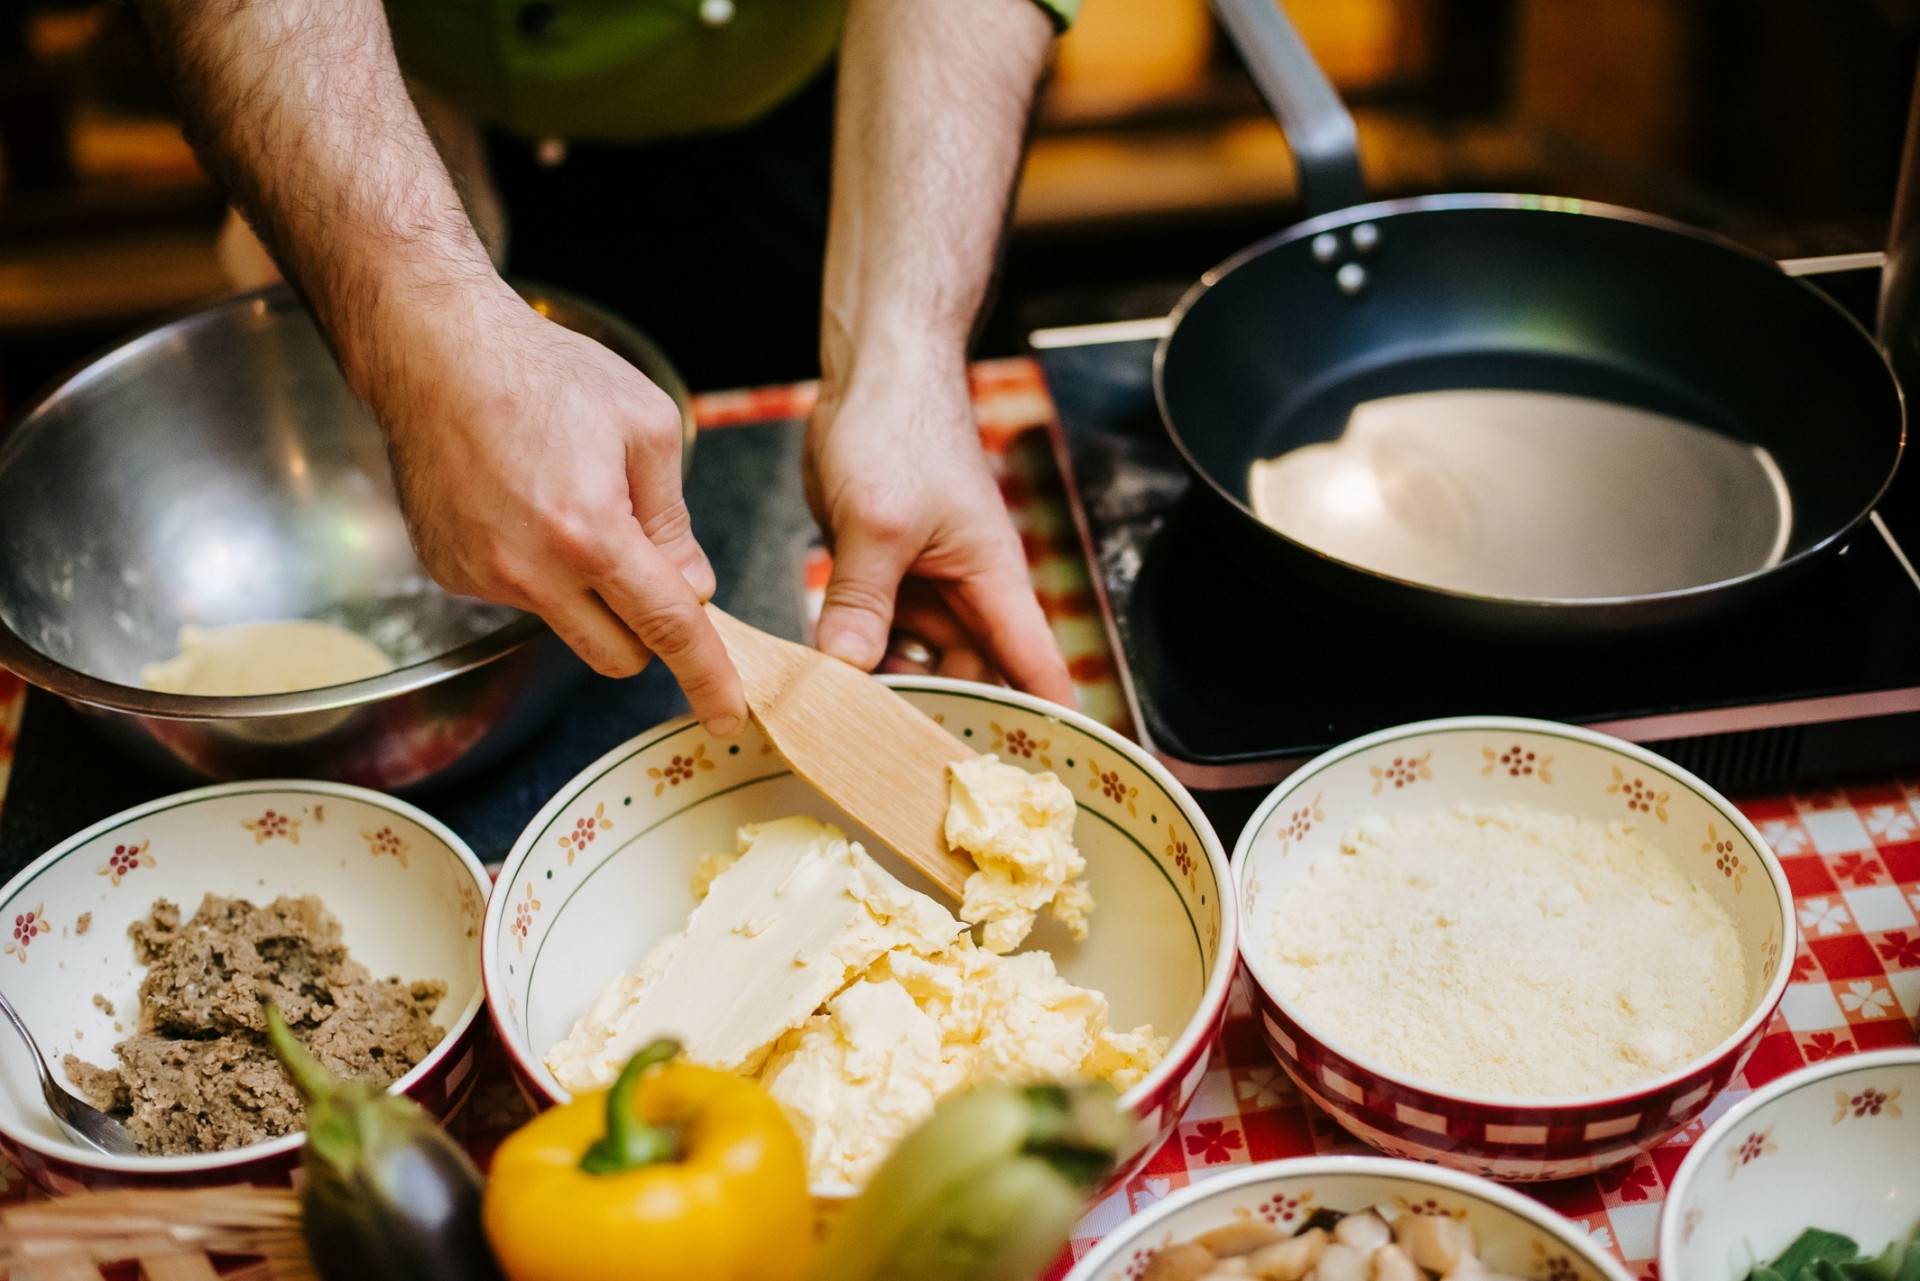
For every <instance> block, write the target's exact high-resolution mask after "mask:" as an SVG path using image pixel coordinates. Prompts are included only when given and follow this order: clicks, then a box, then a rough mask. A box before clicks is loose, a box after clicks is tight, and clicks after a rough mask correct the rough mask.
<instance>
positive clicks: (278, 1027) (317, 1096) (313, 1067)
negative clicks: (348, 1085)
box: [265, 1001, 340, 1103]
mask: <svg viewBox="0 0 1920 1281" xmlns="http://www.w3.org/2000/svg"><path fill="white" fill-rule="evenodd" d="M265 1004H266V1014H267V1042H268V1044H270V1045H272V1046H273V1052H274V1053H275V1054H277V1055H279V1056H280V1064H281V1066H282V1067H284V1068H286V1070H287V1075H288V1076H290V1077H292V1078H293V1086H294V1088H295V1089H296V1090H299V1091H300V1097H301V1098H303V1099H305V1100H306V1101H307V1102H308V1103H316V1102H318V1101H320V1100H321V1099H324V1098H328V1097H330V1096H331V1095H332V1094H333V1091H334V1089H335V1088H336V1087H337V1086H338V1085H339V1084H340V1083H339V1082H338V1081H336V1080H334V1078H333V1073H331V1072H329V1071H327V1069H326V1068H324V1067H322V1066H321V1065H320V1060H319V1059H316V1058H314V1057H313V1054H312V1053H311V1052H310V1051H309V1050H308V1049H307V1047H306V1046H304V1045H302V1044H300V1042H299V1040H298V1039H297V1038H296V1037H295V1036H294V1035H293V1029H292V1028H290V1027H288V1026H287V1021H286V1019H285V1018H283V1017H281V1014H280V1007H279V1006H277V1005H275V1004H274V1003H273V1002H272V1001H268V1002H266V1003H265Z"/></svg>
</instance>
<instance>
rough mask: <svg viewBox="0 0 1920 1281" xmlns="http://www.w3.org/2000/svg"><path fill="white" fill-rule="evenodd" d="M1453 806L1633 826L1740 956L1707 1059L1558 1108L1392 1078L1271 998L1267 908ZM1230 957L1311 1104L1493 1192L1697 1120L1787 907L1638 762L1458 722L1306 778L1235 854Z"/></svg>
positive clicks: (1670, 776)
mask: <svg viewBox="0 0 1920 1281" xmlns="http://www.w3.org/2000/svg"><path fill="white" fill-rule="evenodd" d="M1458 804H1471V805H1504V804H1513V805H1526V806H1531V807H1533V808H1536V809H1541V810H1549V811H1554V812H1558V813H1566V814H1574V815H1578V816H1581V817H1584V818H1589V819H1594V820H1599V821H1611V820H1616V819H1628V820H1632V821H1634V822H1635V823H1637V824H1638V825H1639V827H1640V829H1641V830H1642V832H1644V833H1645V834H1646V835H1647V836H1648V837H1649V838H1650V839H1651V840H1653V841H1654V842H1655V843H1656V844H1658V845H1659V846H1660V848H1661V849H1663V850H1665V851H1666V853H1667V854H1668V855H1669V856H1670V857H1671V858H1672V859H1673V860H1674V861H1675V863H1676V864H1678V866H1679V868H1680V870H1681V871H1682V872H1683V873H1684V874H1685V875H1686V876H1687V877H1689V878H1690V879H1691V880H1692V881H1693V882H1694V883H1695V884H1697V885H1700V886H1702V887H1703V888H1705V889H1706V891H1707V892H1708V893H1709V894H1711V895H1712V896H1713V898H1714V900H1715V901H1716V902H1718V903H1719V904H1720V905H1721V906H1722V907H1724V908H1725V909H1726V910H1727V912H1728V914H1729V915H1730V916H1731V917H1732V918H1733V924H1734V928H1735V929H1736V930H1737V932H1738V934H1739V940H1740V946H1741V948H1742V951H1743V953H1744V954H1745V956H1746V958H1747V972H1748V973H1747V979H1748V983H1747V992H1746V994H1745V1008H1744V1016H1743V1018H1742V1021H1741V1023H1740V1025H1739V1027H1738V1028H1736V1029H1735V1030H1734V1031H1733V1032H1732V1033H1731V1034H1729V1035H1728V1036H1727V1037H1726V1039H1724V1040H1723V1041H1721V1042H1720V1044H1718V1045H1716V1046H1715V1047H1713V1049H1711V1050H1710V1051H1708V1052H1707V1053H1706V1054H1704V1055H1701V1056H1700V1057H1698V1058H1696V1059H1694V1060H1693V1061H1691V1062H1689V1063H1687V1064H1685V1065H1683V1066H1682V1067H1680V1068H1679V1069H1677V1070H1675V1071H1672V1072H1668V1073H1666V1074H1665V1075H1663V1076H1660V1077H1656V1078H1653V1079H1651V1080H1648V1081H1645V1082H1642V1083H1638V1084H1636V1085H1634V1086H1632V1087H1630V1088H1622V1089H1615V1090H1609V1091H1604V1092H1596V1093H1592V1094H1584V1095H1578V1096H1570V1097H1566V1098H1518V1097H1507V1096H1502V1095H1497V1094H1491V1093H1475V1092H1471V1091H1466V1090H1461V1089H1458V1088H1456V1087H1453V1086H1449V1085H1445V1084H1442V1083H1440V1082H1437V1081H1432V1080H1427V1079H1424V1078H1418V1077H1412V1076H1408V1075H1406V1074H1404V1073H1400V1072H1397V1071H1394V1070H1392V1069H1389V1068H1387V1067H1386V1066H1384V1065H1383V1064H1381V1063H1379V1062H1377V1061H1375V1060H1373V1059H1371V1058H1370V1057H1369V1056H1368V1055H1367V1054H1366V1053H1364V1052H1363V1051H1360V1050H1357V1049H1355V1048H1353V1046H1352V1045H1351V1044H1350V1043H1349V1042H1348V1040H1347V1038H1346V1036H1345V1035H1344V1032H1345V1029H1343V1028H1341V1027H1339V1026H1337V1025H1328V1024H1325V1023H1321V1022H1316V1021H1313V1020H1309V1019H1306V1018H1304V1017H1302V1016H1301V1014H1300V1013H1299V1012H1298V1011H1297V1010H1295V1009H1294V1008H1293V1007H1292V1004H1291V1002H1289V1001H1287V1000H1285V999H1284V998H1283V997H1281V996H1280V995H1279V993H1280V991H1281V989H1280V987H1279V985H1278V984H1277V982H1276V981H1275V975H1276V972H1277V968H1278V967H1277V966H1276V965H1275V963H1274V961H1273V960H1272V959H1271V958H1272V955H1273V951H1274V945H1273V934H1274V920H1273V915H1274V914H1273V905H1274V903H1275V902H1276V901H1277V900H1278V898H1279V896H1281V895H1283V894H1285V893H1287V892H1288V888H1289V886H1291V885H1292V884H1294V883H1295V882H1297V881H1298V880H1299V879H1300V878H1301V877H1302V876H1303V875H1305V873H1306V871H1307V869H1308V868H1309V867H1310V866H1311V865H1312V864H1313V863H1315V862H1316V861H1318V860H1321V859H1326V858H1334V857H1338V854H1339V848H1340V839H1341V837H1342V836H1343V835H1344V834H1345V833H1346V832H1348V831H1349V830H1350V829H1351V828H1352V827H1353V826H1354V825H1355V824H1356V823H1357V822H1359V821H1360V820H1361V819H1362V818H1364V817H1366V816H1368V815H1375V814H1377V815H1381V816H1383V817H1391V816H1393V815H1396V814H1408V813H1423V812H1428V811H1431V810H1434V809H1438V808H1445V807H1450V806H1453V805H1458ZM1233 861H1234V868H1235V874H1236V876H1237V878H1238V883H1239V887H1240V910H1241V921H1242V938H1243V940H1244V941H1243V942H1242V944H1241V954H1242V956H1243V957H1244V959H1245V961H1246V964H1247V969H1248V971H1249V972H1250V973H1251V975H1252V976H1253V980H1254V982H1253V988H1254V998H1255V1003H1256V1005H1257V1006H1258V1010H1259V1013H1260V1015H1261V1016H1262V1017H1261V1024H1262V1030H1263V1032H1264V1035H1265V1038H1266V1041H1267V1044H1268V1046H1269V1048H1271V1049H1272V1050H1273V1052H1274V1056H1275V1057H1276V1058H1277V1059H1278V1060H1279V1062H1280V1066H1281V1067H1283V1068H1284V1069H1286V1071H1287V1074H1288V1075H1289V1076H1291V1077H1292V1078H1293V1079H1294V1081H1295V1082H1296V1083H1297V1084H1298V1085H1299V1086H1300V1088H1301V1090H1302V1091H1304V1092H1305V1093H1306V1094H1307V1095H1308V1097H1310V1098H1312V1099H1313V1100H1315V1101H1316V1102H1317V1103H1319V1104H1320V1106H1321V1107H1323V1108H1325V1109H1326V1110H1327V1111H1328V1112H1330V1113H1332V1115H1333V1117H1334V1119H1335V1120H1337V1121H1339V1122H1340V1124H1341V1125H1343V1126H1345V1127H1346V1128H1347V1129H1348V1130H1349V1131H1351V1132H1352V1133H1353V1134H1354V1135H1356V1136H1357V1137H1359V1138H1360V1139H1362V1140H1363V1141H1365V1142H1367V1143H1369V1144H1372V1145H1373V1146H1374V1147H1376V1148H1379V1149H1380V1150H1381V1151H1383V1152H1386V1153H1387V1154H1388V1155H1390V1156H1403V1157H1412V1158H1415V1159H1418V1160H1423V1161H1437V1162H1439V1163H1441V1164H1443V1165H1448V1166H1452V1167H1454V1168H1456V1169H1461V1170H1466V1171H1468V1172H1470V1173H1474V1174H1484V1175H1489V1176H1491V1177H1494V1178H1499V1179H1557V1178H1569V1177H1572V1176H1574V1175H1580V1174H1587V1173H1590V1172H1592V1171H1594V1170H1597V1169H1601V1168H1604V1167H1606V1166H1609V1165H1614V1164H1617V1163H1618V1162H1621V1161H1626V1160H1629V1159H1631V1158H1632V1157H1633V1156H1634V1155H1635V1154H1636V1153H1638V1152H1642V1151H1645V1150H1646V1149H1647V1148H1650V1147H1652V1146H1654V1145H1655V1144H1657V1143H1659V1142H1660V1141H1661V1140H1662V1139H1664V1138H1666V1137H1667V1136H1668V1135H1670V1134H1672V1133H1673V1132H1674V1131H1676V1130H1678V1129H1680V1128H1681V1127H1683V1126H1685V1125H1686V1124H1687V1123H1688V1122H1690V1121H1692V1120H1693V1119H1694V1118H1695V1117H1697V1116H1698V1115H1700V1113H1701V1112H1702V1111H1704V1110H1705V1108H1706V1106H1707V1103H1708V1101H1709V1100H1711V1099H1712V1097H1713V1095H1714V1094H1715V1093H1717V1092H1718V1091H1719V1090H1721V1089H1722V1088H1724V1087H1725V1086H1726V1085H1727V1083H1728V1082H1729V1081H1730V1080H1732V1079H1733V1076H1734V1074H1735V1073H1736V1072H1738V1071H1739V1069H1740V1065H1741V1064H1742V1063H1744V1062H1745V1061H1746V1057H1747V1055H1748V1054H1749V1053H1751V1052H1752V1050H1753V1047H1754V1045H1755V1043H1756V1042H1757V1041H1758V1040H1759V1037H1760V1034H1761V1031H1762V1030H1763V1029H1764V1028H1765V1026H1766V1022H1767V1019H1768V1018H1769V1017H1770V1016H1771V1015H1772V1013H1773V1011H1774V1007H1775V1006H1777V1005H1778V1004H1779V1003H1780V997H1781V994H1782V993H1783V992H1785V991H1786V986H1787V978H1788V975H1789V973H1790V971H1791V970H1792V967H1793V953H1794V946H1795V943H1794V940H1795V923H1794V914H1793V896H1792V894H1791V892H1790V891H1789V890H1788V887H1787V880H1786V874H1785V873H1784V872H1783V871H1782V870H1781V868H1780V864H1779V861H1778V860H1777V859H1776V858H1775V857H1774V856H1773V853H1772V851H1770V850H1769V849H1767V847H1766V843H1765V842H1764V841H1763V840H1761V838H1760V833H1759V832H1758V831H1756V830H1755V829H1754V826H1753V824H1752V823H1750V822H1748V821H1747V819H1746V818H1745V817H1744V816H1743V815H1742V814H1741V813H1740V811H1739V810H1738V809H1736V808H1735V807H1734V806H1733V804H1732V803H1731V802H1730V801H1728V800H1727V799H1726V798H1725V797H1723V796H1721V795H1720V794H1719V793H1718V792H1716V791H1714V790H1713V789H1712V788H1711V787H1708V786H1707V785H1706V784H1705V783H1703V782H1702V781H1700V779H1698V778H1696V777H1694V776H1693V775H1692V774H1689V773H1688V772H1687V771H1685V770H1683V769H1681V768H1680V767H1678V766H1677V765H1674V764H1673V763H1672V762H1670V761H1667V760H1664V759H1662V758H1661V757H1659V756H1657V755H1655V754H1654V753H1652V752H1649V751H1647V750H1646V749H1645V748H1641V747H1636V746H1634V745H1633V744H1631V743H1626V742H1622V741H1621V740H1619V739H1616V738H1609V737H1608V736H1606V735H1604V734H1596V733H1594V732H1593V731H1591V730H1585V729H1578V728H1575V727H1573V726H1569V725H1559V724H1555V723H1553V722H1550V721H1533V720H1518V719H1514V718H1511V717H1500V716H1464V717H1456V718H1453V719H1450V720H1437V721H1424V722H1421V723H1418V724H1413V725H1402V726H1398V727H1396V728H1393V729H1386V730H1381V731H1380V732H1379V733H1377V734H1369V735H1368V736H1366V737H1365V738H1359V739H1355V740H1354V741H1353V742H1351V743H1347V744H1345V745H1344V746H1341V747H1337V748H1335V749H1334V750H1332V751H1330V752H1328V753H1326V754H1325V755H1323V756H1321V757H1319V758H1318V759H1316V760H1313V761H1311V762H1309V763H1308V764H1306V765H1304V766H1302V767H1301V768H1300V769H1299V770H1298V771H1297V772H1295V773H1294V774H1292V775H1291V776H1289V777H1288V778H1287V780H1286V781H1285V782H1283V783H1282V784H1281V785H1280V786H1279V787H1277V788H1275V789H1274V791H1273V793H1272V795H1270V796H1268V797H1267V799H1266V800H1265V801H1264V802H1262V803H1261V805H1260V807H1259V808H1258V809H1257V810H1255V811H1254V814H1253V817H1252V818H1251V819H1249V820H1248V822H1247V826H1246V828H1245V829H1244V830H1243V831H1242V832H1241V834H1240V840H1239V843H1238V844H1237V845H1236V846H1235V848H1234V860H1233Z"/></svg>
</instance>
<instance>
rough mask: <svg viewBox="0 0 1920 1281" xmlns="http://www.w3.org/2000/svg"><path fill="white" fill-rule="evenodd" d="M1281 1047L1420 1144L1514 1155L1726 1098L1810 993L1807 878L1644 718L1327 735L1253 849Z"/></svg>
mask: <svg viewBox="0 0 1920 1281" xmlns="http://www.w3.org/2000/svg"><path fill="white" fill-rule="evenodd" d="M1234 864H1235V867H1236V869H1237V871H1238V875H1239V878H1240V879H1239V885H1240V897H1241V914H1242V930H1243V931H1244V933H1243V938H1244V939H1245V940H1246V941H1245V944H1244V946H1243V949H1242V950H1243V954H1244V955H1245V957H1246V961H1247V966H1248V969H1249V971H1250V973H1251V975H1252V977H1253V980H1254V983H1253V987H1254V994H1255V999H1256V1002H1257V1004H1258V1005H1259V1006H1260V1010H1261V1014H1262V1015H1263V1018H1262V1027H1263V1031H1264V1034H1265V1037H1266V1040H1267V1043H1268V1045H1269V1047H1270V1048H1271V1049H1272V1050H1273V1053H1274V1055H1275V1057H1276V1058H1277V1059H1278V1061H1279V1063H1280V1066H1281V1067H1282V1068H1284V1069H1285V1070H1286V1071H1287V1073H1288V1075H1289V1076H1291V1077H1292V1078H1293V1080H1294V1082H1295V1083H1296V1084H1297V1085H1298V1086H1299V1087H1300V1089H1301V1090H1302V1091H1303V1092H1304V1093H1305V1094H1306V1095H1307V1096H1308V1097H1309V1098H1312V1099H1313V1100H1314V1101H1315V1102H1316V1103H1318V1104H1319V1105H1320V1106H1321V1107H1323V1108H1324V1109H1325V1110H1326V1111H1328V1112H1329V1113H1330V1114H1331V1115H1332V1116H1333V1117H1334V1119H1336V1120H1337V1121H1339V1122H1340V1124H1341V1125H1343V1126H1344V1127H1345V1128H1346V1129H1348V1130H1349V1131H1350V1132H1352V1133H1353V1134H1354V1135H1356V1136H1357V1137H1359V1138H1360V1139H1362V1140H1364V1141H1365V1142H1367V1143H1369V1144H1371V1145H1372V1146H1374V1147H1376V1148H1379V1149H1380V1150H1382V1151H1384V1152H1387V1153H1389V1154H1390V1155H1395V1156H1404V1157H1412V1158H1415V1159H1420V1160H1428V1161H1437V1162H1439V1163H1441V1164H1443V1165H1448V1166H1451V1167H1453V1168H1455V1169H1461V1170H1466V1171H1468V1172H1471V1173H1475V1174H1483V1175H1487V1176H1490V1177H1493V1178H1499V1179H1508V1180H1532V1179H1556V1178H1568V1177H1572V1176H1574V1175H1579V1174H1585V1173H1590V1172H1592V1171H1594V1170H1597V1169H1601V1168H1604V1167H1606V1166H1609V1165H1613V1164H1616V1163H1618V1162H1621V1161H1625V1160H1629V1159H1631V1158H1632V1157H1633V1156H1634V1155H1636V1154H1637V1153H1639V1152H1641V1151H1644V1150H1646V1149H1647V1148H1650V1147H1652V1146H1653V1145H1655V1144H1657V1143H1659V1142H1660V1141H1661V1140H1663V1139H1664V1138H1666V1137H1667V1136H1668V1135H1670V1134H1672V1133H1673V1132H1674V1131H1676V1130H1678V1129H1680V1128H1682V1127H1683V1126H1685V1125H1686V1124H1688V1123H1689V1122H1690V1121H1692V1120H1693V1119H1694V1118H1695V1117H1696V1116H1698V1115H1699V1114H1700V1113H1701V1112H1702V1111H1704V1110H1705V1108H1706V1107H1707V1105H1708V1103H1709V1102H1710V1101H1711V1099H1712V1097H1713V1095H1714V1094H1715V1093H1716V1092H1717V1091H1719V1090H1720V1089H1721V1088H1723V1087H1724V1086H1725V1085H1726V1084H1727V1083H1728V1081H1729V1080H1731V1078H1732V1077H1733V1075H1734V1074H1735V1073H1736V1072H1737V1071H1738V1069H1739V1068H1740V1066H1741V1065H1742V1063H1743V1062H1744V1061H1745V1059H1746V1056H1747V1054H1748V1053H1749V1052H1751V1050H1752V1048H1753V1045H1754V1044H1755V1042H1756V1041H1757V1040H1758V1038H1759V1036H1760V1033H1761V1030H1762V1029H1763V1028H1764V1026H1765V1024H1766V1021H1767V1019H1768V1017H1770V1016H1771V1014H1772V1012H1773V1010H1774V1007H1775V1006H1776V1005H1778V1003H1779V1000H1780V997H1781V994H1782V993H1783V992H1784V991H1785V988H1786V983H1787V978H1788V972H1789V970H1790V969H1791V966H1792V958H1793V954H1794V948H1795V925H1794V917H1793V910H1792V896H1791V894H1790V892H1789V890H1788V887H1787V884H1786V878H1785V874H1784V873H1783V872H1782V870H1781V868H1780V865H1779V863H1778V860H1776V859H1775V858H1774V856H1773V854H1772V852H1771V851H1769V850H1768V849H1767V847H1766V844H1765V842H1764V841H1763V840H1762V839H1761V837H1760V835H1759V833H1758V832H1757V831H1755V830H1754V827H1753V825H1752V824H1751V823H1750V822H1748V821H1747V819H1746V818H1745V817H1744V816H1743V815H1741V813H1740V812H1739V811H1738V810H1737V809H1736V808H1735V807H1734V806H1733V805H1732V804H1731V803H1730V802H1729V801H1727V800H1726V798H1724V797H1722V796H1721V795H1720V794H1719V793H1717V792H1716V791H1714V790H1713V789H1712V788H1710V787H1708V786H1707V785H1706V784H1705V783H1703V782H1701V781H1700V780H1699V779H1698V778H1695V777H1694V776H1693V775H1692V774H1689V773H1688V772H1686V771H1685V770H1682V769H1680V768H1679V767H1678V766H1676V765H1674V764H1672V763H1671V762H1668V761H1666V760H1663V759H1662V758H1660V757H1659V756H1657V755H1655V754H1654V753H1651V752H1648V751H1646V750H1644V749H1642V748H1639V747H1636V746H1634V745H1632V744H1629V743H1625V742H1622V741H1620V740H1617V739H1613V738H1609V737H1607V736H1606V735H1603V734H1596V733H1593V732H1591V731H1589V730H1583V729H1578V728H1574V727H1571V726H1566V725H1558V724H1554V723H1551V722H1545V721H1530V720H1519V719H1513V718H1506V717H1462V718H1454V719H1450V720H1441V721H1428V722H1423V723H1420V724H1415V725H1406V726H1400V727H1397V728H1394V729H1388V730H1383V731H1381V732H1380V733H1377V734H1372V735H1369V736H1367V737H1365V738H1362V739H1358V740H1355V741H1354V742H1352V743H1348V744H1345V745H1343V746H1341V747H1339V748H1336V749H1334V750H1333V751H1330V752H1328V753H1326V754H1325V755H1324V756H1322V757H1320V758H1319V759H1317V760H1315V761H1313V762H1311V763H1310V764H1308V765H1306V766H1305V767H1303V768H1302V769H1300V770H1299V771H1298V772H1296V773H1295V774H1293V775H1292V776H1291V777H1289V778H1288V779H1287V780H1286V782H1284V783H1283V784H1282V785H1281V786H1280V787H1279V788H1277V789H1275V791H1274V792H1273V794H1272V795H1270V796H1269V797H1267V799H1266V800H1265V801H1264V802H1263V803H1262V804H1261V806H1260V808H1259V809H1258V810H1257V811H1256V812H1255V814H1254V816H1253V818H1252V819H1251V820H1250V821H1249V822H1248V824H1247V827H1246V829H1245V830H1244V831H1243V833H1242V834H1241V837H1240V841H1239V844H1238V846H1237V847H1236V849H1235V851H1234Z"/></svg>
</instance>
